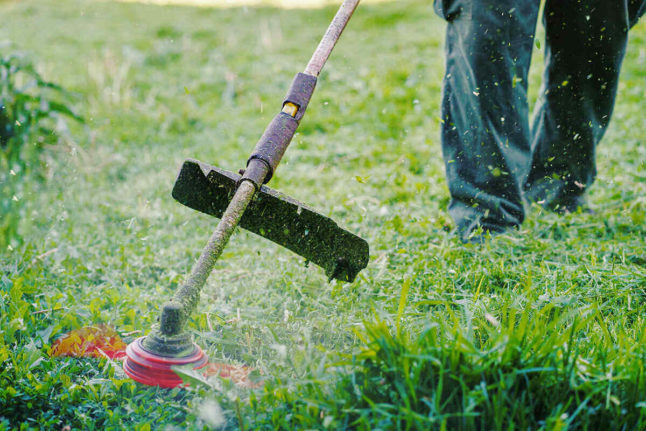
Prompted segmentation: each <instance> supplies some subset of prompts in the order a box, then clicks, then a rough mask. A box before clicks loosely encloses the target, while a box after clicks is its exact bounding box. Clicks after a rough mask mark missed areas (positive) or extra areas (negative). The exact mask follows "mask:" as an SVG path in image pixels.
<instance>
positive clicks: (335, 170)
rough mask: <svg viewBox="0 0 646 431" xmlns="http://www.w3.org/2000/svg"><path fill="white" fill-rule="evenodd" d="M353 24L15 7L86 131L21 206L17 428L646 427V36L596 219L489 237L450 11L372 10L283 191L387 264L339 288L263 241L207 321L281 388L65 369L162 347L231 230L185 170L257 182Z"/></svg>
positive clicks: (563, 219) (535, 224)
mask: <svg viewBox="0 0 646 431" xmlns="http://www.w3.org/2000/svg"><path fill="white" fill-rule="evenodd" d="M333 14H334V10H333V9H331V8H326V9H321V10H279V9H268V8H259V9H257V8H234V9H223V10H220V9H197V8H189V7H158V6H145V5H137V4H120V3H112V2H95V1H89V0H66V1H60V0H39V1H35V0H29V1H21V2H17V1H3V2H0V16H2V17H3V25H2V27H0V40H5V39H9V40H12V41H13V42H14V43H15V45H17V46H18V47H19V48H20V49H21V50H23V51H26V52H27V53H28V54H29V55H30V57H31V58H32V59H33V60H34V61H35V62H36V63H37V65H38V68H39V70H40V71H41V72H42V73H43V75H44V77H45V78H46V79H47V80H50V81H53V82H57V83H59V84H61V85H62V86H63V87H65V88H67V89H69V90H72V91H74V92H77V93H78V94H79V95H80V98H79V100H78V102H77V103H76V106H75V108H76V110H77V111H78V112H79V114H81V115H82V116H83V117H84V118H85V119H86V121H87V124H86V125H84V126H81V125H77V124H70V128H71V130H70V134H69V136H71V137H72V138H71V139H68V138H66V139H64V140H63V141H62V142H61V143H60V144H59V145H57V146H53V147H48V149H47V150H46V152H45V154H44V155H43V157H44V162H45V163H46V165H47V169H46V172H43V174H44V175H45V176H46V178H48V181H47V182H46V183H43V184H39V183H35V184H34V185H33V187H31V188H30V189H29V190H30V191H29V193H26V194H25V195H22V196H19V198H20V199H23V200H24V201H25V206H24V209H25V214H27V215H28V217H27V218H26V219H24V220H23V221H22V224H21V225H20V233H21V235H22V237H23V238H24V245H23V246H21V247H19V248H17V249H14V250H9V249H7V250H2V251H1V252H0V253H1V254H0V265H1V269H0V271H1V272H0V292H1V298H2V300H1V302H0V314H1V315H2V319H0V331H1V332H0V361H1V362H2V367H1V368H0V369H1V371H0V429H10V428H25V429H26V428H37V427H39V426H40V427H43V428H58V429H60V428H61V427H63V426H65V425H70V426H71V427H73V428H78V429H93V428H94V429H122V428H128V429H143V430H145V429H157V428H159V429H184V428H193V429H202V428H209V427H211V426H216V425H224V426H226V427H229V428H244V429H276V428H282V429H325V428H328V429H343V428H357V429H379V428H380V429H428V428H431V429H483V430H484V429H487V430H489V429H496V430H497V429H548V430H556V429H559V430H560V429H568V428H570V429H626V430H630V429H644V427H646V374H645V373H644V364H645V362H646V347H645V346H646V329H645V328H646V324H645V323H646V322H645V319H646V251H645V250H646V240H645V239H644V238H645V237H646V220H645V213H646V170H645V168H646V146H645V145H644V138H643V136H644V135H645V134H646V126H645V125H644V122H643V115H642V114H641V113H642V112H644V111H645V110H646V102H645V101H644V100H645V98H644V91H646V86H645V85H644V80H645V77H646V72H645V71H646V26H645V25H644V23H641V24H640V25H639V26H637V27H636V28H635V29H634V30H633V32H632V33H631V37H632V39H631V46H630V49H629V52H628V54H627V56H626V60H625V67H624V70H623V74H622V81H621V84H620V91H619V99H618V103H617V106H616V110H615V114H614V118H613V121H612V123H611V127H610V129H609V131H608V133H607V135H606V137H605V139H604V141H603V143H602V145H601V146H600V147H599V154H598V170H599V176H598V179H597V182H596V183H595V185H594V186H593V187H592V189H591V190H590V203H591V206H592V208H594V209H595V211H596V213H595V214H572V215H567V216H557V215H554V214H550V213H545V212H543V211H541V210H539V209H537V208H532V209H530V212H529V215H528V220H527V221H526V223H525V224H524V225H523V227H522V229H521V230H520V231H519V232H514V233H510V234H508V235H502V236H500V237H498V238H495V239H494V240H492V241H491V242H489V243H487V244H485V245H483V246H472V245H462V244H461V243H459V242H458V241H457V240H456V239H455V237H454V236H453V235H452V234H451V233H450V226H451V222H450V219H449V217H448V214H447V212H446V204H447V201H448V192H447V189H446V184H445V181H444V173H443V165H442V161H441V157H440V146H439V142H438V141H439V128H438V118H437V116H438V112H439V100H440V84H441V78H442V74H443V48H442V46H443V31H444V24H443V23H442V22H441V21H440V20H439V19H438V18H436V17H435V16H434V15H433V12H432V8H431V2H427V1H423V2H422V1H404V2H393V3H385V4H379V5H362V6H360V9H359V10H358V12H357V14H356V16H355V17H354V18H353V21H352V22H351V24H350V25H349V27H348V29H347V30H346V33H345V34H344V36H343V38H342V40H341V42H340V43H339V45H338V46H337V48H336V50H335V52H334V54H333V57H332V59H331V61H330V63H329V64H328V65H327V66H326V68H325V69H324V71H323V74H322V76H321V79H320V82H319V85H318V89H317V93H316V94H315V96H314V99H313V100H312V102H311V104H310V108H309V112H308V115H307V116H306V118H305V119H304V121H303V124H302V126H301V129H300V133H299V135H298V136H297V137H296V138H295V141H294V142H293V144H292V147H291V148H290V149H289V151H288V152H287V154H286V156H285V159H284V161H283V163H282V165H281V166H280V168H279V169H278V171H277V174H276V176H275V178H274V180H272V187H274V188H276V189H278V190H281V191H282V192H284V193H287V194H289V195H291V196H293V197H295V198H297V199H299V200H302V201H304V202H306V203H308V204H309V205H311V206H313V207H314V208H318V209H319V210H320V211H321V212H322V213H324V214H328V215H330V216H332V217H333V218H334V219H336V220H338V221H339V222H340V223H342V224H343V225H344V226H346V227H347V228H349V229H350V230H352V231H355V232H357V233H359V234H360V235H361V236H363V237H364V238H366V239H367V240H368V242H369V243H370V246H371V261H370V264H369V266H368V268H367V269H366V270H365V271H363V272H362V273H361V275H360V276H359V278H358V279H357V281H356V282H355V283H354V284H351V285H349V284H342V283H327V282H326V279H325V276H324V274H323V273H322V271H321V270H320V269H318V268H316V267H310V268H305V267H304V265H303V261H302V259H301V258H299V257H297V256H295V255H293V254H291V253H290V252H288V251H286V250H284V249H280V248H279V247H277V246H273V245H271V244H270V243H268V242H266V241H264V240H261V239H259V238H257V237H254V236H253V235H251V234H248V233H246V232H242V231H241V232H239V233H237V234H235V235H234V237H233V238H232V240H231V243H230V245H229V247H228V248H227V249H226V250H225V253H224V254H223V256H222V258H221V260H220V262H219V263H218V265H217V268H216V271H215V272H214V274H213V275H212V277H211V278H210V280H209V282H208V284H207V286H206V287H205V289H204V291H203V294H202V301H201V303H200V305H199V310H198V312H197V313H196V314H195V315H194V319H193V321H192V322H191V330H192V331H193V332H194V334H195V337H196V340H197V342H198V343H199V344H200V345H201V346H203V347H204V348H205V349H206V351H207V353H208V354H209V356H210V357H211V358H212V359H213V360H221V361H225V362H231V363H245V364H249V365H251V366H254V367H257V368H258V369H259V370H261V372H262V373H263V374H264V376H265V378H266V381H267V384H266V386H265V387H264V389H260V390H257V391H247V390H240V389H237V388H235V387H232V386H231V385H230V384H229V383H227V382H226V381H224V382H222V381H217V380H214V381H210V382H209V383H208V384H205V385H197V386H196V387H194V388H193V389H191V390H189V391H187V390H172V391H166V390H159V389H154V388H148V387H142V386H138V385H136V384H134V383H133V382H131V381H129V380H127V379H126V378H125V376H124V375H123V373H122V371H121V370H120V368H119V366H118V364H114V363H111V362H110V361H106V360H102V361H97V360H90V359H88V360H79V359H67V360H60V359H50V358H49V357H48V355H47V351H48V347H49V346H50V345H51V343H52V342H53V340H54V339H55V338H56V337H58V336H60V335H61V334H63V333H64V332H66V331H68V330H70V329H73V328H77V327H80V326H83V325H90V324H93V323H101V322H106V323H110V324H112V325H114V326H115V327H116V328H117V329H118V330H119V331H120V332H121V333H122V334H128V335H125V338H126V340H132V339H134V338H135V337H137V336H139V335H141V334H143V333H145V332H146V331H148V329H149V328H150V326H151V324H152V323H153V322H154V321H155V319H156V318H157V315H158V312H159V305H160V299H162V298H168V297H170V296H171V294H172V292H173V291H174V289H175V288H177V286H178V283H180V282H181V280H182V278H183V276H184V275H185V274H186V273H187V271H188V270H189V268H190V266H191V263H192V262H193V261H194V260H195V259H196V257H197V256H198V254H199V252H200V250H201V248H202V246H203V244H204V242H205V241H206V239H207V237H208V235H209V234H210V232H211V230H212V229H213V227H214V223H215V220H214V219H210V218H208V217H207V216H204V215H201V214H198V213H195V212H193V211H191V210H189V209H187V208H184V207H182V206H180V205H179V204H177V203H175V202H174V201H173V200H172V198H171V197H170V189H171V187H172V184H173V181H174V177H175V174H176V171H177V168H178V167H179V166H180V164H181V162H182V160H183V159H184V158H186V157H194V158H198V159H200V160H203V161H206V162H210V163H212V164H215V165H218V166H221V167H224V168H228V169H230V170H237V169H238V168H240V167H242V165H243V164H244V161H245V160H246V157H247V155H248V153H249V152H250V150H251V149H252V147H253V145H254V144H255V142H256V140H257V138H258V137H259V136H260V134H261V133H262V130H263V129H264V127H265V125H266V124H267V123H268V122H269V120H270V119H271V118H272V117H273V115H274V114H275V113H276V111H277V110H278V109H279V106H280V102H281V100H282V97H283V95H284V92H285V91H286V88H287V86H288V85H289V82H290V81H291V78H292V76H293V74H294V73H296V72H297V71H299V70H301V69H302V68H303V67H304V65H305V63H306V62H307V60H308V59H309V56H310V54H311V51H312V50H313V48H314V47H315V46H316V43H317V42H318V39H319V37H320V35H321V34H322V32H323V31H324V29H325V27H326V26H327V23H328V21H329V19H330V18H331V16H332V15H333ZM541 54H542V49H539V48H537V50H536V55H537V57H535V61H534V65H533V69H532V74H531V77H532V81H531V92H530V94H531V97H532V99H535V97H536V94H537V88H538V84H539V79H540V62H541ZM238 315H239V316H240V319H238V318H237V316H238ZM135 331H139V332H135ZM216 405H219V406H220V409H221V410H219V409H218V408H217V407H215V406H216ZM220 411H221V412H222V414H221V415H220V414H219V412H220Z"/></svg>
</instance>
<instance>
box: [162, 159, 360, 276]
mask: <svg viewBox="0 0 646 431" xmlns="http://www.w3.org/2000/svg"><path fill="white" fill-rule="evenodd" d="M239 180H240V175H238V174H234V173H233V172H229V171H226V170H224V169H219V168H216V167H214V166H210V165H207V164H205V163H201V162H199V161H197V160H191V159H188V160H186V161H185V162H184V164H183V165H182V168H181V170H180V172H179V175H178V177H177V181H176V182H175V186H174V187H173V198H175V199H176V200H177V201H178V202H179V203H181V204H183V205H186V206H188V207H190V208H193V209H195V210H197V211H200V212H203V213H206V214H209V215H212V216H214V217H218V218H221V217H222V214H223V213H224V211H225V209H226V208H227V205H228V204H229V202H230V201H231V198H232V197H233V194H234V193H235V191H236V187H237V184H238V181H239ZM239 226H241V227H243V228H245V229H247V230H248V231H251V232H253V233H255V234H258V235H260V236H262V237H264V238H267V239H268V240H270V241H272V242H275V243H276V244H280V245H282V246H283V247H285V248H288V249H289V250H291V251H293V252H294V253H296V254H298V255H300V256H303V257H304V258H305V259H306V260H307V261H308V262H313V263H315V264H316V265H318V266H320V267H321V268H323V269H324V270H325V273H326V275H327V276H328V277H329V279H330V280H332V279H337V280H341V281H348V282H352V281H354V279H355V277H356V276H357V274H358V273H359V271H361V270H362V269H363V268H365V267H366V265H367V264H368V259H369V248H368V243H367V242H366V241H365V240H364V239H362V238H359V237H358V236H356V235H354V234H352V233H350V232H348V231H347V230H345V229H343V228H341V227H339V225H337V224H336V223H335V222H334V220H332V219H330V218H329V217H325V216H324V215H321V214H319V213H317V212H316V211H314V210H313V209H311V208H309V207H307V206H306V205H304V204H302V203H301V202H298V201H297V200H295V199H292V198H290V197H289V196H286V195H283V194H282V193H279V192H277V191H275V190H272V189H270V188H269V187H266V186H262V187H261V188H260V190H259V191H258V193H257V194H256V197H255V198H254V199H253V201H252V202H251V203H250V204H249V206H248V207H247V210H246V211H245V213H244V215H243V216H242V219H241V220H240V224H239Z"/></svg>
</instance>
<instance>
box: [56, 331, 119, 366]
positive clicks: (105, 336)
mask: <svg viewBox="0 0 646 431" xmlns="http://www.w3.org/2000/svg"><path fill="white" fill-rule="evenodd" d="M101 352H103V353H101ZM104 354H105V356H107V357H108V358H110V359H121V358H123V357H125V356H126V343H124V342H123V340H121V337H120V336H119V334H118V333H117V331H115V330H114V329H113V328H112V327H110V326H108V325H104V324H100V325H96V326H85V327H83V328H80V329H75V330H73V331H71V332H68V333H67V334H65V335H63V336H62V337H60V338H58V339H57V340H56V341H54V344H53V345H52V349H51V352H50V355H51V356H72V357H76V358H101V357H103V356H104Z"/></svg>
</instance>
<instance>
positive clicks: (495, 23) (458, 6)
mask: <svg viewBox="0 0 646 431" xmlns="http://www.w3.org/2000/svg"><path fill="white" fill-rule="evenodd" d="M539 6H540V0H436V2H435V8H436V11H437V12H438V13H439V14H440V16H443V17H444V18H445V19H446V20H447V21H448V27H447V33H446V74H445V77H444V82H443V90H442V93H443V94H442V120H443V123H442V126H441V127H442V134H441V138H442V151H443V155H444V162H445V166H446V176H447V180H448V184H449V191H450V194H451V203H450V204H449V213H450V214H451V216H452V217H453V219H454V220H455V223H456V225H457V227H458V231H459V233H460V235H461V237H462V239H463V240H467V239H468V237H469V235H470V234H471V233H472V232H473V231H474V230H476V229H477V228H478V227H481V228H482V229H484V230H485V231H493V232H498V231H503V230H505V229H507V228H510V227H515V226H518V225H520V224H521V223H522V221H523V218H524V211H523V202H522V197H521V186H522V180H523V178H524V175H525V173H526V169H527V165H528V163H529V154H530V145H529V121H528V106H527V74H528V70H529V64H530V58H531V51H532V44H533V38H534V31H535V28H536V21H537V17H538V9H539Z"/></svg>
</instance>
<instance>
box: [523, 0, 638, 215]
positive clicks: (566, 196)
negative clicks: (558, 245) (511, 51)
mask: <svg viewBox="0 0 646 431" xmlns="http://www.w3.org/2000/svg"><path fill="white" fill-rule="evenodd" d="M644 4H646V1H644V0H615V1H606V0H547V2H546V4H545V11H544V16H543V23H544V25H545V67H546V68H545V73H544V76H543V87H542V91H541V97H540V98H539V100H538V102H537V105H536V108H535V110H534V119H533V123H532V162H531V167H530V170H529V174H528V176H527V180H526V182H525V184H524V189H525V197H526V199H527V200H529V201H532V202H537V203H539V204H541V205H543V206H544V207H546V208H548V209H551V210H555V211H560V212H563V211H574V210H575V209H576V208H577V207H578V206H580V205H581V204H582V202H583V199H582V196H583V193H584V192H585V190H586V188H587V187H588V186H590V184H592V182H593V181H594V178H595V175H596V167H595V147H596V145H597V144H598V143H599V141H600V140H601V138H602V136H603V134H604V132H605V131H606V128H607V126H608V122H609V121H610V116H611V114H612V109H613V106H614V102H615V96H616V93H617V83H618V79H619V70H620V67H621V62H622V60H623V58H624V53H625V50H626V43H627V40H628V30H629V28H630V26H631V24H634V23H636V22H637V19H638V18H639V14H643V13H644Z"/></svg>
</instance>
